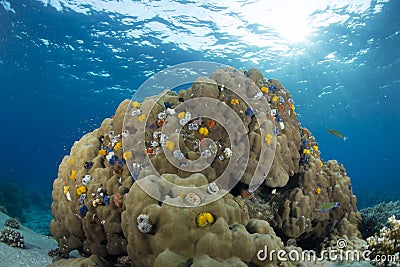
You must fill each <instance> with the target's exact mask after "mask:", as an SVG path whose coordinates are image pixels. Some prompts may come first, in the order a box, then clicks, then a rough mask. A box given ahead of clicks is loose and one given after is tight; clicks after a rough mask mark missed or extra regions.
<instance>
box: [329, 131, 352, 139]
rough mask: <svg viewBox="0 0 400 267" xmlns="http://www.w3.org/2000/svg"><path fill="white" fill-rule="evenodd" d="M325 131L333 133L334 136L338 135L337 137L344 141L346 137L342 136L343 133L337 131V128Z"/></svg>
mask: <svg viewBox="0 0 400 267" xmlns="http://www.w3.org/2000/svg"><path fill="white" fill-rule="evenodd" d="M326 132H327V133H328V134H331V135H335V136H337V137H339V138H340V139H342V140H343V141H346V140H347V139H348V137H346V136H344V134H342V133H341V132H339V131H337V130H330V129H328V130H326Z"/></svg>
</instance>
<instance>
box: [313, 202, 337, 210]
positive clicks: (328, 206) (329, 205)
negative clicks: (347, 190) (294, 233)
mask: <svg viewBox="0 0 400 267" xmlns="http://www.w3.org/2000/svg"><path fill="white" fill-rule="evenodd" d="M339 207H340V206H339V202H329V203H321V204H320V205H319V206H318V208H316V210H315V211H320V212H325V211H329V210H331V209H336V208H339Z"/></svg>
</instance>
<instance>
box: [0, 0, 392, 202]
mask: <svg viewBox="0 0 400 267" xmlns="http://www.w3.org/2000/svg"><path fill="white" fill-rule="evenodd" d="M0 4H1V5H0V22H1V27H0V37H1V42H0V80H1V85H0V87H1V91H0V101H1V105H0V114H1V117H2V131H1V140H3V152H2V153H1V154H0V164H1V167H2V168H1V169H2V174H1V177H0V179H2V180H12V181H16V182H18V183H20V184H21V185H22V186H23V187H24V188H26V189H33V190H36V191H37V192H40V193H43V194H50V191H51V186H52V180H53V179H54V178H55V177H56V176H57V165H58V164H59V163H60V160H61V159H62V156H63V155H65V154H66V153H68V152H69V148H70V146H71V145H72V144H73V142H74V141H75V140H77V139H78V138H80V136H81V135H82V134H83V133H85V132H88V131H91V130H93V129H94V128H97V127H98V126H99V123H100V122H101V121H102V120H103V118H105V117H109V116H111V115H113V113H114V110H115V108H116V107H117V105H118V103H119V102H120V101H121V100H123V99H125V98H130V97H131V95H132V94H133V93H134V91H135V90H136V89H137V87H138V86H140V84H141V83H143V82H144V81H145V80H146V79H147V78H148V77H150V76H151V75H152V74H154V73H156V72H158V71H160V70H163V69H165V68H167V67H169V66H172V65H175V64H178V63H183V62H186V61H193V60H209V61H216V62H219V63H224V64H229V65H231V66H234V67H236V68H242V69H248V68H250V67H257V68H259V69H260V70H261V71H262V72H263V74H264V75H265V76H266V77H267V78H278V79H280V80H281V82H282V83H283V85H284V86H285V87H286V88H287V89H289V90H290V91H291V93H292V95H293V97H294V99H295V101H296V111H298V114H299V119H300V121H301V122H302V125H303V126H304V127H307V128H309V129H310V130H311V132H312V133H313V134H314V135H315V136H316V139H317V141H318V142H319V145H320V149H321V150H322V157H323V158H324V159H325V160H328V159H332V158H335V159H337V160H338V161H339V162H341V163H343V164H344V165H345V167H346V168H347V171H348V174H349V175H350V177H351V179H352V183H353V188H354V191H355V192H356V194H357V195H358V196H359V205H361V206H362V205H367V204H371V203H375V202H378V201H381V200H385V199H386V200H387V199H399V197H400V191H399V190H400V189H398V188H399V187H398V185H399V174H398V170H397V169H398V165H399V163H400V162H399V155H398V151H400V145H399V142H398V133H399V132H400V125H399V124H400V120H399V117H400V111H399V107H400V93H399V85H400V76H399V73H400V45H399V44H400V34H399V31H400V16H399V15H398V14H399V11H400V2H399V1H395V0H392V1H389V0H383V1H366V0H357V1H305V0H304V1H279V0H274V1H269V0H266V1H262V0H258V1H257V0H253V1H163V0H162V1H128V0H122V1H97V0H92V1H77V0H75V1H72V0H70V1H60V0H49V1H44V0H40V1H39V0H38V1H34V0H28V1H21V0H19V1H18V0H16V1H4V0H1V1H0ZM328 128H334V129H338V130H340V131H342V132H343V133H345V135H346V136H348V137H349V140H348V141H346V142H343V141H341V140H340V139H338V138H335V137H334V136H331V135H328V134H327V133H326V132H325V131H326V129H328Z"/></svg>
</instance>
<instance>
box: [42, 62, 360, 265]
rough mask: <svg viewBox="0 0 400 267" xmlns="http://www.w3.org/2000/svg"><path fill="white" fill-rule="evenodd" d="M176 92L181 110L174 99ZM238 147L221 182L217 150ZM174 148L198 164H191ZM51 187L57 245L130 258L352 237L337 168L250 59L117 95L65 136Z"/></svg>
mask: <svg viewBox="0 0 400 267" xmlns="http://www.w3.org/2000/svg"><path fill="white" fill-rule="evenodd" d="M201 97H207V98H208V99H211V100H215V101H218V103H219V104H218V105H216V108H215V110H213V109H210V108H209V106H201V107H200V108H198V109H196V105H195V104H193V103H194V102H193V101H192V102H191V100H193V99H199V98H201ZM211 100H210V101H211ZM263 101H264V102H263ZM182 103H186V105H187V107H191V108H192V114H191V113H189V112H187V111H185V110H182V109H180V108H175V107H177V106H178V105H179V104H182ZM211 103H213V102H212V101H211ZM260 103H264V104H260ZM249 104H250V106H249ZM205 107H206V108H205ZM207 109H210V110H207ZM228 109H229V110H233V111H234V112H230V111H229V110H228ZM204 110H205V111H204ZM196 112H209V113H206V114H210V116H204V117H202V118H197V117H196ZM192 115H193V118H192ZM211 115H212V116H211ZM260 118H262V119H263V120H262V121H260V120H259V119H260ZM127 119H128V121H127ZM174 125H181V126H182V127H181V128H180V130H179V131H178V132H177V131H174V130H175V128H174V127H175V126H174ZM227 126H228V127H232V128H227ZM227 129H228V130H227ZM165 132H169V133H171V134H170V135H169V136H167V135H166V134H165ZM205 137H207V138H210V139H212V140H214V141H217V142H216V143H214V144H208V143H204V142H206V141H203V140H206V138H205ZM246 140H247V141H246ZM245 141H246V142H248V145H247V146H244V145H243V144H245ZM204 144H205V145H206V146H207V149H204V148H202V146H204ZM178 148H179V149H178ZM246 153H248V154H247V155H248V161H247V162H246V164H245V165H243V164H239V163H238V164H236V165H237V166H236V167H237V168H238V169H240V170H242V171H243V174H242V175H241V176H240V177H239V179H233V178H232V179H231V180H229V179H228V181H227V183H226V184H222V183H221V181H220V180H219V177H220V176H221V175H223V174H224V171H225V170H226V169H227V168H228V167H229V161H230V160H231V161H235V162H236V160H239V157H238V156H237V155H238V154H240V155H246ZM168 156H169V158H168ZM235 157H236V158H235ZM147 158H149V159H150V161H148V162H145V161H142V160H143V159H147ZM202 158H205V159H206V160H205V161H203V162H201V159H202ZM185 159H189V160H192V161H196V160H198V161H196V162H199V163H198V164H199V166H200V165H201V163H204V162H208V163H209V165H208V166H207V167H206V168H200V167H199V168H198V171H195V172H191V171H190V170H188V169H187V168H185V166H186V164H187V162H186V161H185ZM199 159H200V160H199ZM207 160H209V161H207ZM151 166H153V168H152V167H151ZM196 166H197V165H195V167H196ZM259 166H262V168H260V167H259ZM265 166H270V167H271V168H270V169H269V168H268V170H267V171H265V172H263V170H265V169H263V168H264V167H265ZM154 168H156V169H157V170H156V171H157V173H155V171H154ZM260 170H261V171H260ZM254 177H256V183H254V180H253V179H254ZM166 184H169V185H172V187H168V186H166ZM180 186H181V187H184V188H185V190H183V191H182V190H180ZM249 187H250V188H249ZM52 194H53V203H52V212H53V217H54V219H53V220H52V222H51V225H50V229H51V232H52V234H53V235H54V236H55V238H56V240H57V242H58V245H59V248H60V250H61V251H63V253H67V254H68V253H69V252H70V251H72V250H74V249H77V250H78V251H79V252H80V253H81V254H82V255H90V254H95V255H98V256H101V257H105V258H106V259H107V260H109V261H117V258H118V257H121V256H129V257H130V258H131V260H132V262H133V265H134V266H176V265H177V264H182V265H183V266H207V265H208V266H211V265H212V266H268V265H277V264H278V263H279V261H278V259H277V258H276V257H273V258H271V259H268V260H265V261H261V260H260V259H259V258H258V257H257V253H258V252H259V251H260V250H263V249H264V247H265V246H267V247H268V249H269V250H272V249H274V250H289V249H298V250H300V249H301V248H307V249H310V248H312V249H316V250H318V249H321V248H322V247H326V246H331V245H334V244H333V243H332V242H334V240H337V239H338V238H345V239H346V240H348V241H349V243H350V244H352V245H354V246H356V244H359V240H360V237H361V235H360V233H359V231H358V224H359V221H360V216H359V213H358V212H357V209H356V198H355V196H354V195H353V192H352V189H351V184H350V178H349V177H348V176H347V173H346V170H345V168H344V167H343V166H342V165H340V164H339V163H338V162H337V161H335V160H331V161H327V162H324V161H323V160H322V159H321V157H320V151H319V149H318V143H317V142H316V140H315V138H314V137H313V136H312V134H311V132H310V131H309V130H308V129H306V128H303V127H301V126H300V123H299V122H298V120H297V116H296V112H295V106H294V100H293V99H292V97H291V95H290V93H289V91H287V90H286V89H285V88H284V87H283V86H282V84H281V83H280V82H279V81H278V80H275V79H269V80H267V79H265V78H264V77H263V75H262V74H261V73H260V72H259V71H258V70H257V69H255V68H253V69H250V70H249V71H247V72H246V71H240V70H236V69H234V68H225V69H218V70H216V71H215V72H214V73H213V74H211V75H210V77H199V78H198V79H197V80H196V81H195V82H194V83H193V84H192V86H191V87H190V88H188V89H187V90H181V91H179V92H178V93H176V92H173V91H165V92H163V93H162V94H160V95H157V96H152V97H148V98H146V99H144V100H143V101H142V103H138V102H131V101H129V100H125V101H123V102H122V103H121V104H120V105H119V107H118V108H117V110H116V113H115V116H113V117H112V118H107V119H105V120H104V121H103V123H102V124H101V126H100V128H99V129H96V130H94V131H93V132H91V133H88V134H86V135H85V136H83V137H82V138H81V140H79V141H77V142H75V144H74V145H73V147H72V148H71V153H70V155H68V156H65V157H64V159H63V161H62V162H61V164H60V167H59V172H58V178H57V179H55V181H54V184H53V193H52ZM330 204H333V205H332V206H331V207H329V205H330ZM285 243H286V245H287V246H286V247H285ZM294 245H297V246H298V247H294ZM292 263H293V262H292ZM292 263H286V264H287V265H290V264H292ZM293 264H294V263H293Z"/></svg>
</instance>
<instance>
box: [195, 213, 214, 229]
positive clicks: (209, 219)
mask: <svg viewBox="0 0 400 267" xmlns="http://www.w3.org/2000/svg"><path fill="white" fill-rule="evenodd" d="M214 220H215V218H214V216H213V215H212V214H211V213H209V212H202V213H199V215H197V218H196V223H197V226H198V227H204V226H206V225H207V224H211V223H213V222H214Z"/></svg>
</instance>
